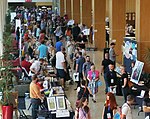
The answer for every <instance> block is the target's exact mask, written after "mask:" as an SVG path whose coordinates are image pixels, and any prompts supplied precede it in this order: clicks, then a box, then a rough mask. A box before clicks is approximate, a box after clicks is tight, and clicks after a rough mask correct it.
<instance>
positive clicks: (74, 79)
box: [73, 73, 79, 82]
mask: <svg viewBox="0 0 150 119" xmlns="http://www.w3.org/2000/svg"><path fill="white" fill-rule="evenodd" d="M73 81H74V82H76V81H79V73H73Z"/></svg>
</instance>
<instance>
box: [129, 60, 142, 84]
mask: <svg viewBox="0 0 150 119" xmlns="http://www.w3.org/2000/svg"><path fill="white" fill-rule="evenodd" d="M143 66H144V63H143V62H140V61H138V60H136V63H135V66H134V67H133V69H132V74H131V80H130V81H132V82H133V83H136V84H138V82H139V79H140V76H141V73H142V70H143Z"/></svg>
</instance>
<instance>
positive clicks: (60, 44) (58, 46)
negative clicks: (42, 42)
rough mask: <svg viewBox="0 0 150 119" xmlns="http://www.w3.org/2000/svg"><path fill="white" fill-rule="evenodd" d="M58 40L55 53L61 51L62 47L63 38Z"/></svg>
mask: <svg viewBox="0 0 150 119" xmlns="http://www.w3.org/2000/svg"><path fill="white" fill-rule="evenodd" d="M59 39H60V40H59V41H58V42H56V44H55V48H56V52H58V51H61V47H62V46H63V41H64V37H63V36H60V38H59Z"/></svg>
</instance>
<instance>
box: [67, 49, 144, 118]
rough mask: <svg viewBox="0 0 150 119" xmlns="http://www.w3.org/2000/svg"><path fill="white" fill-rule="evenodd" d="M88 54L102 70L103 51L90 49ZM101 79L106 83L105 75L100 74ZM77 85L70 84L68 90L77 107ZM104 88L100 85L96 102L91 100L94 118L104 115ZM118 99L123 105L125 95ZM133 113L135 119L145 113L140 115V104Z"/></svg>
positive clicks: (117, 97)
mask: <svg viewBox="0 0 150 119" xmlns="http://www.w3.org/2000/svg"><path fill="white" fill-rule="evenodd" d="M87 54H88V55H90V57H91V61H93V62H94V63H95V66H96V69H97V70H100V65H101V61H102V58H103V53H102V52H100V51H90V52H88V53H87ZM100 79H101V81H102V82H103V84H104V80H103V77H102V76H100ZM74 88H75V85H74V86H69V90H68V91H67V92H66V94H67V96H68V98H69V100H70V101H71V104H72V106H73V107H75V106H74V105H75V101H76V95H77V94H76V91H74ZM104 88H105V86H104V85H102V86H101V87H99V91H98V93H97V95H96V100H97V102H96V103H93V102H92V101H91V100H90V102H89V107H90V110H91V114H92V119H102V117H101V115H102V110H103V106H104V101H105V98H106V97H105V93H104ZM116 100H117V103H118V105H119V106H121V105H122V104H123V101H124V100H123V97H122V96H116ZM132 115H133V119H144V113H143V112H142V113H140V116H138V106H136V107H135V109H132Z"/></svg>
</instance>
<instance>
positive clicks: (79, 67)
mask: <svg viewBox="0 0 150 119" xmlns="http://www.w3.org/2000/svg"><path fill="white" fill-rule="evenodd" d="M77 56H78V57H79V58H78V59H77V61H76V73H79V81H77V88H78V87H79V86H80V82H81V81H82V79H83V75H82V67H83V64H84V62H85V58H84V57H83V56H82V53H81V52H78V53H77ZM77 88H75V90H77Z"/></svg>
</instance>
